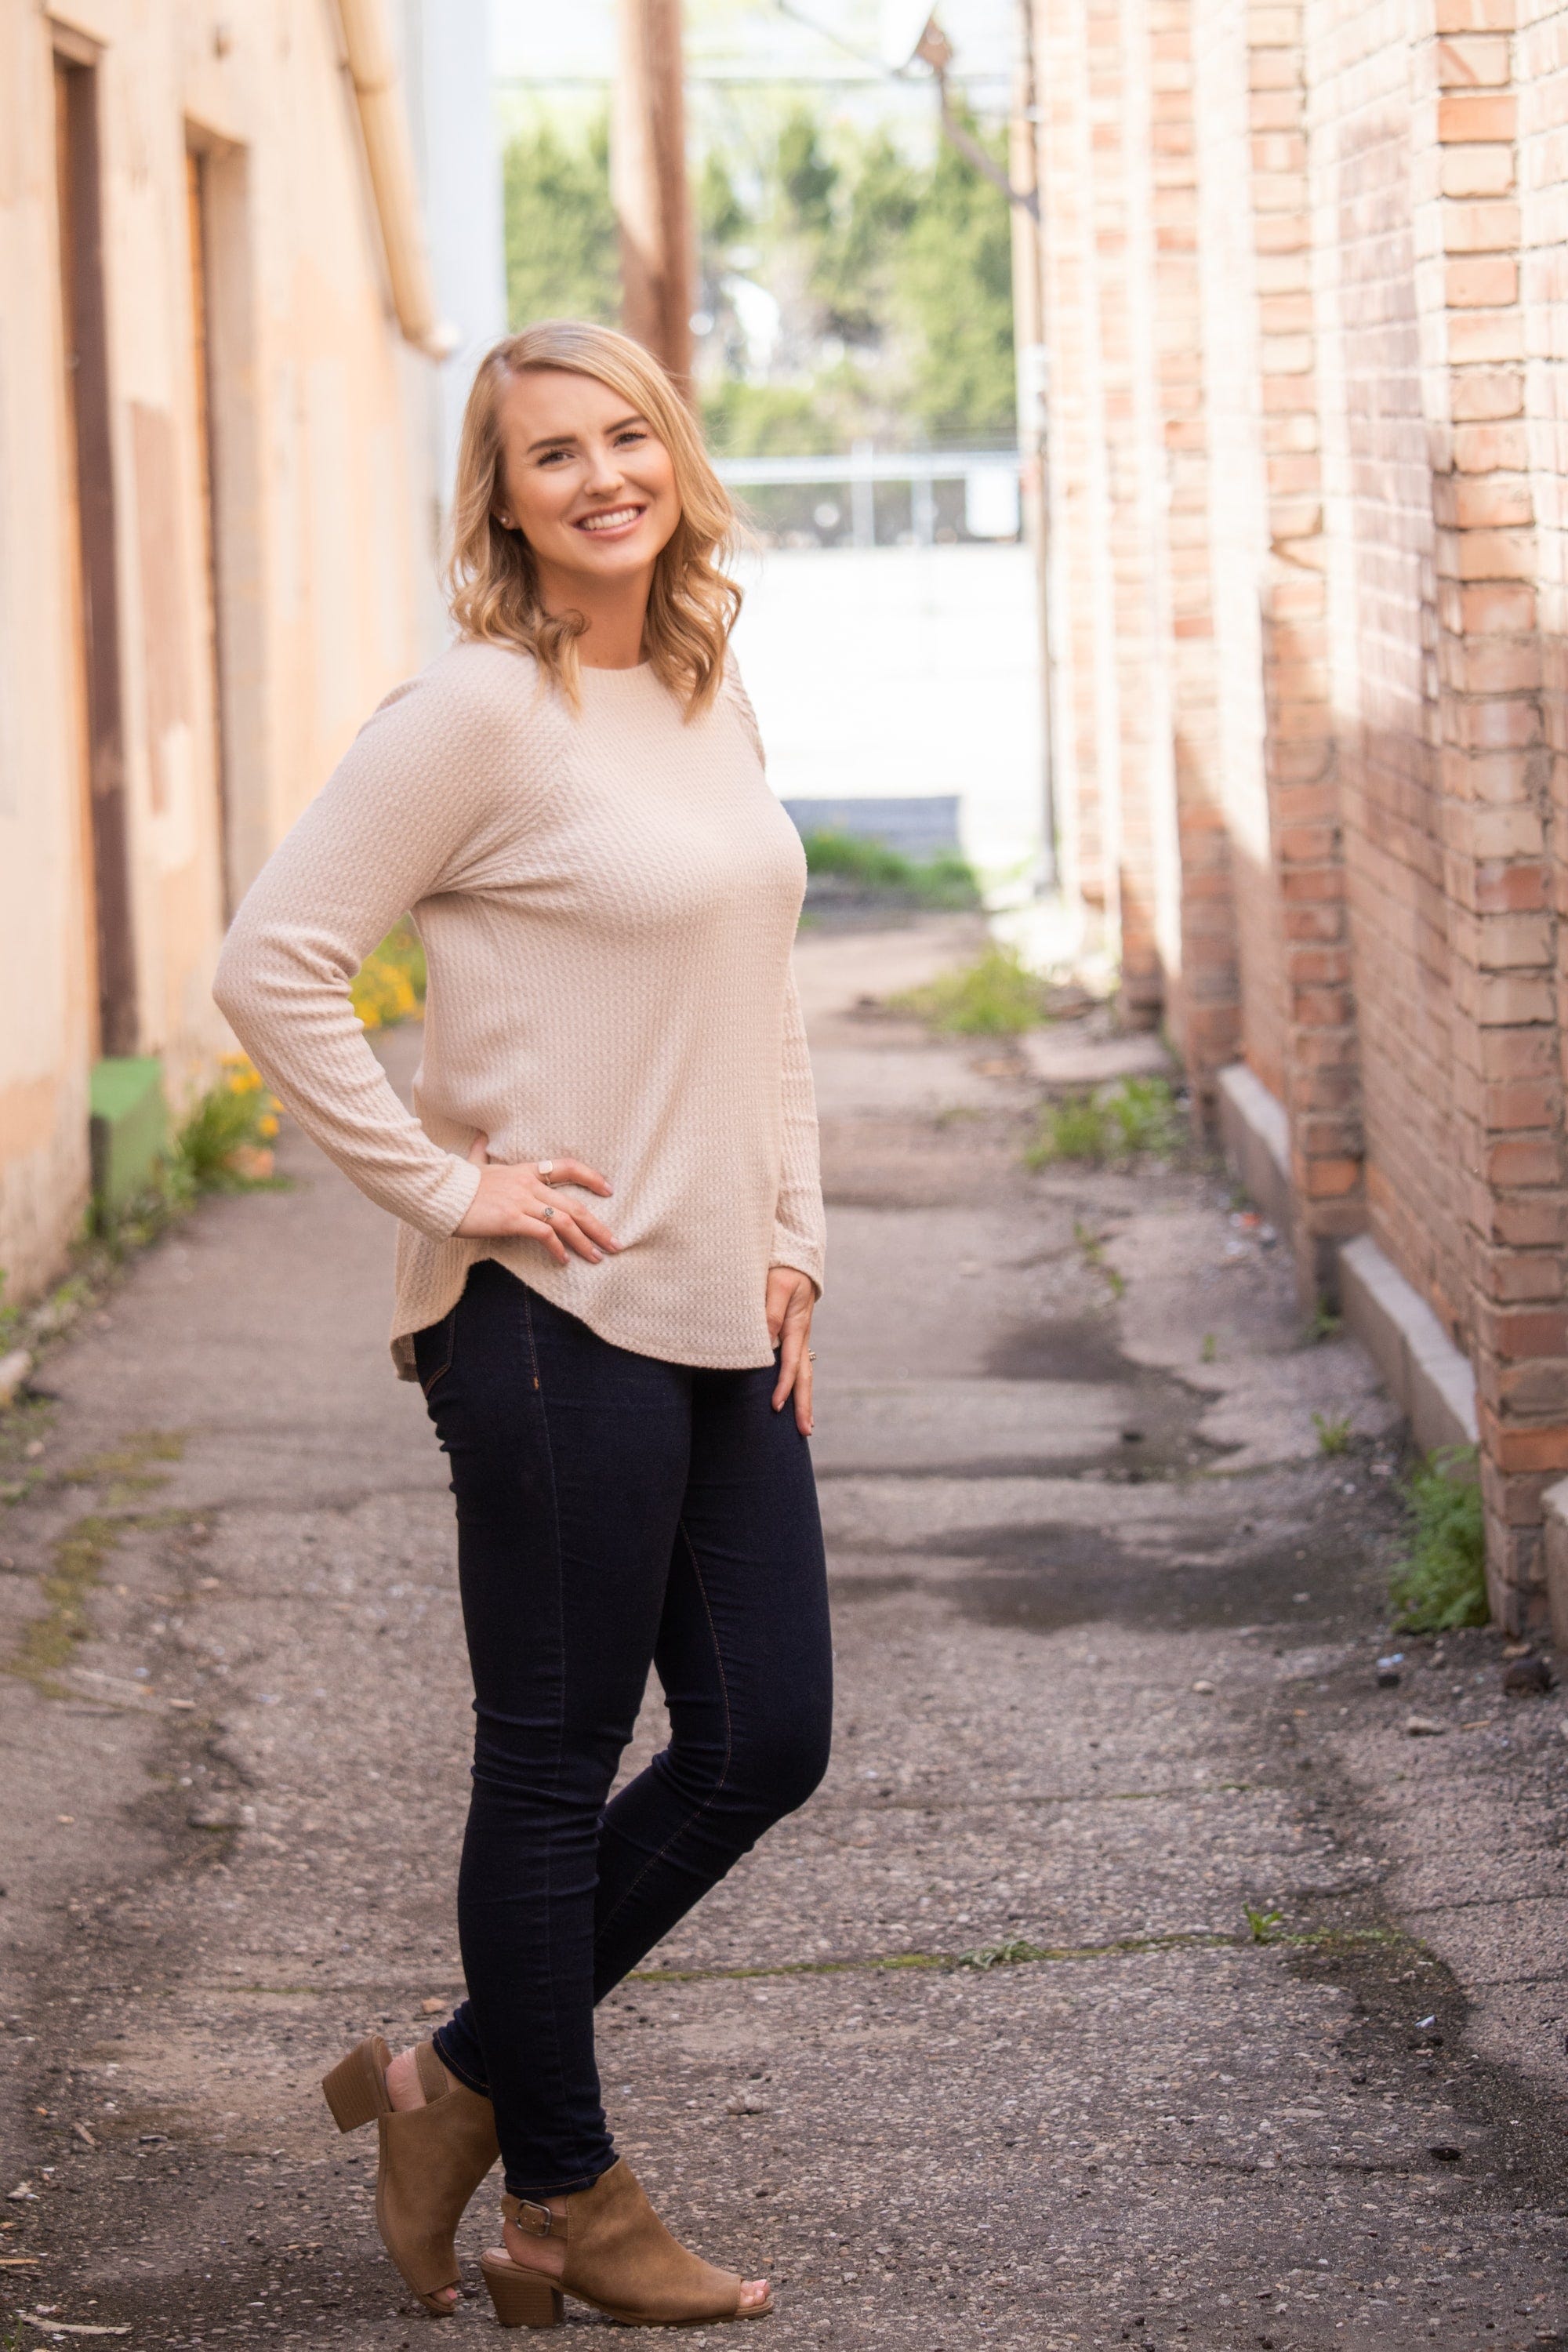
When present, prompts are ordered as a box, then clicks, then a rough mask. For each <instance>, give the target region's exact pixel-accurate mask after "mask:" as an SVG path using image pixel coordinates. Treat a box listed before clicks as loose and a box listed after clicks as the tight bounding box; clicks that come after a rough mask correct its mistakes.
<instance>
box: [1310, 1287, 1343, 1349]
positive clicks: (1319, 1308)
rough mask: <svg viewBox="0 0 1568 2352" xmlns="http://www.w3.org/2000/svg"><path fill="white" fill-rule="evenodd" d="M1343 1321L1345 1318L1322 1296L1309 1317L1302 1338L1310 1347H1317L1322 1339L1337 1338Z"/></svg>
mask: <svg viewBox="0 0 1568 2352" xmlns="http://www.w3.org/2000/svg"><path fill="white" fill-rule="evenodd" d="M1342 1323H1343V1318H1342V1317H1341V1316H1339V1315H1336V1314H1335V1312H1334V1310H1333V1308H1332V1307H1331V1306H1330V1305H1329V1302H1328V1300H1327V1299H1326V1298H1320V1299H1319V1301H1318V1303H1317V1305H1316V1306H1315V1307H1313V1309H1312V1311H1311V1313H1310V1315H1309V1316H1308V1318H1307V1320H1306V1323H1305V1325H1304V1326H1303V1328H1302V1332H1301V1338H1302V1339H1303V1341H1304V1342H1305V1344H1306V1345H1307V1346H1308V1347H1309V1348H1315V1347H1317V1346H1318V1345H1319V1343H1320V1342H1321V1340H1324V1339H1338V1338H1339V1336H1340V1331H1341V1328H1342Z"/></svg>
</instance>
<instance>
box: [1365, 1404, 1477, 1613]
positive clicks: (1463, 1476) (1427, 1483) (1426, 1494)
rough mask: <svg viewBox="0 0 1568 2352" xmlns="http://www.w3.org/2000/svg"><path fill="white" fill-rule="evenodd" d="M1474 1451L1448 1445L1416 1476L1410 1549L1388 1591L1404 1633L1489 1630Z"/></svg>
mask: <svg viewBox="0 0 1568 2352" xmlns="http://www.w3.org/2000/svg"><path fill="white" fill-rule="evenodd" d="M1475 1472H1476V1449H1475V1447H1474V1446H1473V1445H1445V1446H1442V1447H1440V1448H1439V1450H1438V1451H1437V1452H1436V1454H1428V1455H1427V1456H1426V1460H1425V1461H1424V1462H1422V1463H1420V1464H1419V1465H1417V1467H1416V1468H1415V1470H1413V1471H1412V1472H1411V1474H1410V1476H1409V1477H1408V1478H1407V1479H1406V1480H1405V1506H1406V1507H1407V1509H1408V1510H1409V1512H1410V1516H1411V1520H1412V1522H1413V1527H1412V1534H1411V1541H1410V1549H1409V1552H1408V1554H1407V1555H1406V1557H1405V1559H1404V1560H1403V1561H1402V1562H1401V1564H1400V1566H1399V1567H1398V1568H1397V1569H1396V1570H1394V1578H1393V1580H1392V1582H1391V1584H1390V1586H1389V1597H1390V1599H1391V1600H1392V1601H1393V1602H1394V1624H1395V1626H1396V1628H1397V1629H1398V1631H1399V1632H1400V1633H1451V1632H1453V1631H1454V1630H1455V1629H1456V1628H1457V1627H1458V1626H1461V1625H1484V1624H1485V1623H1486V1622H1487V1621H1488V1618H1489V1615H1490V1613H1491V1612H1490V1609H1489V1604H1488V1601H1487V1538H1486V1522H1485V1519H1484V1517H1483V1515H1482V1510H1481V1490H1480V1487H1479V1485H1478V1484H1477V1482H1476V1475H1475Z"/></svg>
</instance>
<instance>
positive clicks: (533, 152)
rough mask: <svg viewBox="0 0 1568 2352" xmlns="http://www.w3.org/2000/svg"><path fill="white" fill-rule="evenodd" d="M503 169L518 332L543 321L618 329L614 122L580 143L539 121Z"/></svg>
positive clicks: (510, 309) (509, 294)
mask: <svg viewBox="0 0 1568 2352" xmlns="http://www.w3.org/2000/svg"><path fill="white" fill-rule="evenodd" d="M501 169H502V183H503V187H504V191H505V199H504V200H505V207H506V307H507V318H508V320H509V321H510V326H511V330H512V332H513V333H514V334H515V333H516V332H518V331H519V330H520V329H521V328H523V327H526V326H530V325H531V324H532V323H533V321H534V320H539V319H593V320H597V321H598V322H599V323H600V324H601V325H602V326H608V327H613V326H616V325H617V324H618V323H619V320H620V315H621V279H620V268H621V263H620V233H619V230H618V229H617V227H616V213H615V207H614V205H612V204H611V202H610V133H609V123H608V119H607V117H605V116H601V117H599V119H598V120H597V121H595V122H594V123H592V124H591V125H590V126H589V128H588V131H587V132H586V135H585V136H583V137H580V138H578V139H576V140H569V139H568V138H567V137H566V136H565V135H564V134H563V131H560V130H559V129H558V128H557V127H556V125H555V124H553V123H552V122H551V121H547V120H545V121H539V122H536V123H533V124H531V125H529V126H528V127H527V128H526V129H524V130H521V131H517V132H516V133H515V134H514V136H513V137H512V138H511V139H510V141H509V142H508V144H507V148H506V152H505V153H504V155H503V157H502V164H501Z"/></svg>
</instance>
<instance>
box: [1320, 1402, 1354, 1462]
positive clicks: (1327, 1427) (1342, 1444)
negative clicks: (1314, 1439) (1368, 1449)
mask: <svg viewBox="0 0 1568 2352" xmlns="http://www.w3.org/2000/svg"><path fill="white" fill-rule="evenodd" d="M1312 1427H1313V1428H1314V1429H1315V1430H1316V1431H1317V1433H1318V1451H1319V1453H1320V1454H1344V1453H1347V1452H1348V1451H1349V1448H1350V1442H1351V1439H1352V1436H1353V1434H1354V1432H1353V1431H1352V1427H1351V1417H1350V1415H1349V1413H1348V1412H1336V1413H1333V1414H1329V1413H1322V1412H1315V1413H1314V1414H1313V1415H1312Z"/></svg>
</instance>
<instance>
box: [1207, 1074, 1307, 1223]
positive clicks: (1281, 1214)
mask: <svg viewBox="0 0 1568 2352" xmlns="http://www.w3.org/2000/svg"><path fill="white" fill-rule="evenodd" d="M1216 1084H1217V1086H1218V1088H1219V1131H1220V1139H1221V1140H1222V1142H1223V1143H1224V1146H1225V1156H1226V1159H1227V1160H1229V1162H1230V1164H1231V1166H1232V1167H1233V1168H1234V1169H1235V1171H1236V1172H1237V1175H1238V1176H1239V1177H1240V1179H1241V1181H1242V1182H1243V1183H1244V1184H1245V1185H1246V1187H1247V1191H1248V1192H1250V1193H1251V1195H1252V1197H1253V1199H1254V1200H1255V1201H1256V1202H1257V1203H1258V1207H1259V1208H1260V1209H1261V1210H1262V1212H1263V1213H1264V1215H1265V1216H1266V1217H1267V1218H1268V1222H1269V1223H1270V1224H1271V1225H1272V1226H1273V1227H1274V1228H1275V1230H1276V1232H1277V1233H1279V1234H1280V1235H1281V1236H1282V1238H1284V1239H1285V1240H1287V1241H1289V1238H1290V1234H1291V1232H1292V1229H1293V1226H1294V1223H1295V1216H1294V1212H1293V1204H1292V1202H1291V1199H1290V1124H1289V1120H1288V1119H1287V1118H1286V1116H1285V1106H1284V1104H1283V1103H1282V1102H1281V1101H1280V1100H1279V1097H1277V1096H1275V1095H1271V1094H1270V1093H1269V1091H1268V1087H1266V1086H1265V1085H1264V1083H1263V1081H1262V1079H1261V1078H1259V1077H1258V1076H1256V1075H1255V1074H1254V1072H1252V1071H1251V1070H1249V1069H1248V1068H1247V1064H1246V1063H1245V1062H1231V1063H1229V1064H1227V1066H1226V1068H1224V1069H1223V1070H1222V1071H1221V1072H1220V1074H1219V1077H1218V1079H1217V1081H1216Z"/></svg>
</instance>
